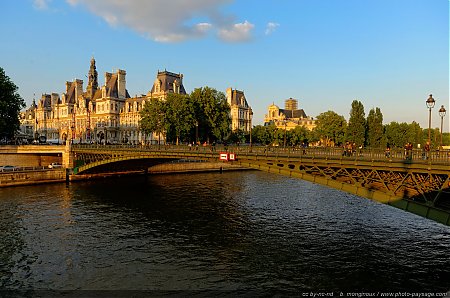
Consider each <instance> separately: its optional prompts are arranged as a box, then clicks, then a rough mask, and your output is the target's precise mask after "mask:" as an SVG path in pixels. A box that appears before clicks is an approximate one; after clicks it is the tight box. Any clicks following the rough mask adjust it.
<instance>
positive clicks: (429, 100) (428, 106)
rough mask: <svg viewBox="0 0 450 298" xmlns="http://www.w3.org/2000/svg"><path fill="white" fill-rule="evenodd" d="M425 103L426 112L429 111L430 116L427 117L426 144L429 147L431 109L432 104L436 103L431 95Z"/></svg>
mask: <svg viewBox="0 0 450 298" xmlns="http://www.w3.org/2000/svg"><path fill="white" fill-rule="evenodd" d="M426 103H427V108H428V110H430V116H429V117H428V144H429V145H430V146H431V109H432V108H434V104H435V103H436V102H435V100H434V98H433V95H432V94H430V97H428V99H427V101H426Z"/></svg>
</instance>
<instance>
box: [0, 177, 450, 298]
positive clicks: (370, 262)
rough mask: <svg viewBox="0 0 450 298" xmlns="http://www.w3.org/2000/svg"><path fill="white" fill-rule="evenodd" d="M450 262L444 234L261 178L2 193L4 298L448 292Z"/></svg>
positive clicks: (331, 195) (362, 204) (449, 242)
mask: <svg viewBox="0 0 450 298" xmlns="http://www.w3.org/2000/svg"><path fill="white" fill-rule="evenodd" d="M449 251H450V230H449V228H448V227H446V226H443V225H440V224H438V223H434V222H432V221H429V220H426V219H423V218H420V217H417V216H415V215H412V214H409V213H406V212H404V211H401V210H397V209H395V208H392V207H389V206H385V205H381V204H377V203H374V202H371V201H369V200H365V199H361V198H358V197H355V196H352V195H348V194H345V193H342V192H339V191H336V190H332V189H328V188H324V187H322V186H318V185H314V184H311V183H308V182H305V181H301V180H296V179H289V178H286V177H282V176H276V175H272V174H266V173H261V172H232V173H224V174H218V173H217V174H216V173H206V174H180V175H160V176H150V177H127V178H120V179H108V180H98V181H91V182H80V183H74V184H70V185H65V184H54V185H41V186H34V187H17V188H8V189H0V288H3V289H5V288H6V289H28V288H33V289H148V290H224V291H227V293H233V292H234V291H255V290H256V291H263V292H269V293H270V292H276V291H280V290H283V291H286V292H288V293H298V292H299V291H319V290H320V291H346V290H347V291H350V290H366V291H378V290H384V291H386V290H390V291H401V290H403V291H412V290H415V291H421V292H425V291H433V292H434V291H440V292H443V291H447V290H449V289H450V258H449V257H448V253H449ZM236 293H238V292H236Z"/></svg>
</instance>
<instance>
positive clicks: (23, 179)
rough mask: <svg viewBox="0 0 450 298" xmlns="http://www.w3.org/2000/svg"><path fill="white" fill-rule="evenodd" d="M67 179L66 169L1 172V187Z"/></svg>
mask: <svg viewBox="0 0 450 298" xmlns="http://www.w3.org/2000/svg"><path fill="white" fill-rule="evenodd" d="M65 181H66V170H65V169H55V170H35V171H23V172H6V173H1V174H0V187H8V186H19V185H34V184H42V183H55V182H65Z"/></svg>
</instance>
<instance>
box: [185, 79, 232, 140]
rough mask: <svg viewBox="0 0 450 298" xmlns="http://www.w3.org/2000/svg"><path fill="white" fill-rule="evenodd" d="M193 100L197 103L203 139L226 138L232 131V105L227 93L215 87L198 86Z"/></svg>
mask: <svg viewBox="0 0 450 298" xmlns="http://www.w3.org/2000/svg"><path fill="white" fill-rule="evenodd" d="M190 97H191V100H193V101H194V104H195V118H196V121H197V124H198V128H199V134H200V138H201V139H204V140H205V139H206V141H207V142H210V140H211V139H217V140H224V139H225V137H228V136H229V135H230V133H231V128H230V127H231V118H230V106H229V105H228V103H227V100H226V97H225V94H224V93H223V92H219V91H217V90H215V89H213V88H209V87H204V88H196V89H195V90H194V91H192V93H191V95H190Z"/></svg>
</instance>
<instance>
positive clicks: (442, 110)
mask: <svg viewBox="0 0 450 298" xmlns="http://www.w3.org/2000/svg"><path fill="white" fill-rule="evenodd" d="M446 112H447V111H446V110H445V108H444V105H442V106H441V108H440V109H439V116H441V142H440V143H439V148H440V147H442V133H443V128H444V117H445V113H446Z"/></svg>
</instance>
